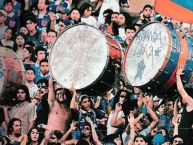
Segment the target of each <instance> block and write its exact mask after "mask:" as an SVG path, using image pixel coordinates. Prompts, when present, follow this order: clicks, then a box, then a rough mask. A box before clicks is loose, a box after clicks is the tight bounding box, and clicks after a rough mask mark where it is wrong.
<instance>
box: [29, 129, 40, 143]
mask: <svg viewBox="0 0 193 145" xmlns="http://www.w3.org/2000/svg"><path fill="white" fill-rule="evenodd" d="M30 135H31V140H32V141H33V142H37V141H38V138H39V132H38V131H37V129H35V128H34V129H32V131H31V134H30Z"/></svg>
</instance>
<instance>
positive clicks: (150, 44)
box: [123, 23, 170, 86]
mask: <svg viewBox="0 0 193 145" xmlns="http://www.w3.org/2000/svg"><path fill="white" fill-rule="evenodd" d="M168 32H169V31H168V29H167V28H166V27H165V26H164V25H163V24H161V23H151V24H149V25H147V26H145V27H143V28H142V29H141V30H140V31H139V32H138V33H137V34H136V35H135V37H134V39H133V41H132V43H131V46H130V48H129V49H128V51H127V53H126V56H125V60H124V65H123V69H124V70H123V71H124V74H125V77H126V79H127V81H128V83H130V84H131V85H132V86H143V85H145V84H147V83H148V82H150V81H151V80H152V79H154V78H155V77H156V74H158V72H159V71H160V69H161V68H162V65H164V62H165V61H166V57H168V54H169V52H170V50H169V49H168V48H169V40H170V39H169V35H168Z"/></svg>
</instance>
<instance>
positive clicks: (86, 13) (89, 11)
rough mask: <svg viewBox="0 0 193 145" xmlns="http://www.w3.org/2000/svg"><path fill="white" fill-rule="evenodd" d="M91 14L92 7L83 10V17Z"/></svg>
mask: <svg viewBox="0 0 193 145" xmlns="http://www.w3.org/2000/svg"><path fill="white" fill-rule="evenodd" d="M91 14H92V7H89V8H88V9H86V10H84V14H83V16H84V17H89V16H91Z"/></svg>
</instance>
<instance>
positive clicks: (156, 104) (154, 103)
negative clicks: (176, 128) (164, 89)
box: [153, 100, 159, 108]
mask: <svg viewBox="0 0 193 145" xmlns="http://www.w3.org/2000/svg"><path fill="white" fill-rule="evenodd" d="M158 105H159V100H154V101H153V107H154V108H156V107H157V106H158Z"/></svg>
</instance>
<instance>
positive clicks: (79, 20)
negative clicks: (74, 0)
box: [69, 8, 81, 24]
mask: <svg viewBox="0 0 193 145" xmlns="http://www.w3.org/2000/svg"><path fill="white" fill-rule="evenodd" d="M74 10H77V11H78V12H79V13H80V10H79V9H78V8H72V9H71V10H70V13H69V16H70V15H71V13H72V12H73V11H74ZM69 20H72V18H71V17H69ZM73 21H74V20H73ZM78 22H81V18H79V19H78V21H74V23H75V24H76V23H78Z"/></svg>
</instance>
